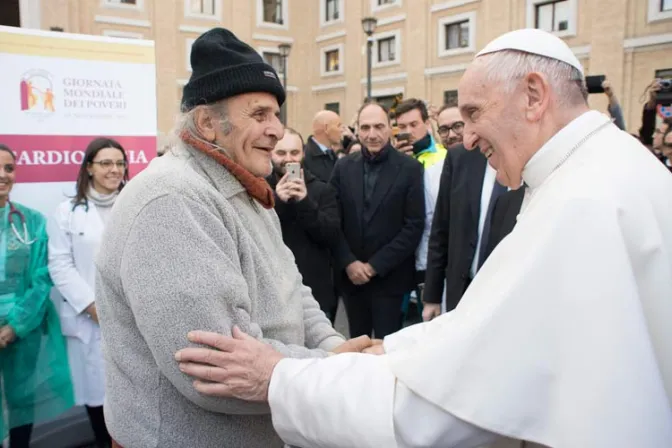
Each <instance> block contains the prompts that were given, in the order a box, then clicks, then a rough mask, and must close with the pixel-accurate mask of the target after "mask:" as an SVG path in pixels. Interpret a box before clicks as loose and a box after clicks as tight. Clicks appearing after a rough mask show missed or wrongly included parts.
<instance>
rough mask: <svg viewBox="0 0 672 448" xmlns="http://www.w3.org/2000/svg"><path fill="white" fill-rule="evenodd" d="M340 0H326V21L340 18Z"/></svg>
mask: <svg viewBox="0 0 672 448" xmlns="http://www.w3.org/2000/svg"><path fill="white" fill-rule="evenodd" d="M340 3H341V2H340V0H326V5H325V6H326V8H325V9H326V11H325V17H324V21H325V22H331V21H333V20H338V18H339V16H340V10H339V4H340Z"/></svg>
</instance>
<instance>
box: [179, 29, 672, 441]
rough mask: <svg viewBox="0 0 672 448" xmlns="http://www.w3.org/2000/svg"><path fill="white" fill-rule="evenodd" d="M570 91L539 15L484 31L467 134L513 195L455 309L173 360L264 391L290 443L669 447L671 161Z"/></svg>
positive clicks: (563, 58)
mask: <svg viewBox="0 0 672 448" xmlns="http://www.w3.org/2000/svg"><path fill="white" fill-rule="evenodd" d="M586 97H587V92H586V90H585V82H584V75H583V69H582V67H581V64H580V63H579V61H578V60H577V58H576V57H575V56H574V54H573V53H572V51H571V50H570V49H569V47H568V46H567V45H566V44H565V43H564V42H563V41H562V40H560V39H558V38H557V37H555V36H553V35H552V34H548V33H546V32H544V31H541V30H529V29H528V30H520V31H514V32H512V33H507V34H505V35H503V36H501V37H500V38H497V39H495V40H494V41H493V42H491V43H490V44H489V45H487V46H486V47H485V49H484V50H482V51H481V52H480V53H479V54H478V55H477V57H476V59H475V61H474V62H473V63H472V64H471V65H470V67H469V68H468V69H467V71H466V72H465V74H464V76H463V78H462V80H461V81H460V85H459V102H460V111H461V113H462V116H463V118H464V121H465V129H464V142H465V146H466V147H467V148H474V147H476V146H478V147H479V148H480V150H481V151H482V152H483V153H484V154H485V156H486V157H488V159H489V163H490V164H491V165H492V166H493V167H494V168H496V169H497V178H498V179H499V181H500V182H502V183H504V184H506V185H507V186H510V187H512V188H518V187H519V186H520V185H521V181H523V180H524V182H525V184H526V185H527V188H526V193H527V194H526V197H525V203H524V204H523V211H522V214H521V215H520V217H519V219H518V224H517V225H516V226H515V228H514V229H513V231H512V232H511V233H510V234H509V235H508V236H506V237H505V238H504V240H503V241H502V242H501V243H500V244H499V245H498V246H497V247H496V248H495V250H494V251H493V253H492V254H491V256H490V258H488V260H487V261H486V262H485V264H484V265H483V267H482V269H481V271H480V272H479V275H478V276H476V278H475V279H474V281H473V282H472V284H471V286H470V287H469V289H468V290H467V292H466V294H465V297H464V299H463V300H462V301H461V302H460V304H459V305H458V307H457V308H456V309H455V310H454V311H453V312H451V313H448V314H445V315H443V316H441V317H439V318H437V319H434V320H433V321H431V322H429V323H424V324H419V325H415V326H412V327H409V328H407V329H405V330H404V331H401V332H399V333H397V334H394V335H391V336H389V337H387V338H386V339H385V342H384V345H383V346H376V347H377V349H376V350H375V351H376V352H383V349H384V351H385V352H386V354H385V355H383V356H369V355H366V354H348V355H339V356H333V357H330V358H328V359H325V360H293V359H287V358H284V357H283V355H282V354H280V353H278V352H276V351H275V350H273V348H272V347H269V346H267V345H264V344H262V343H259V342H258V341H257V340H255V339H253V338H251V337H249V336H247V335H244V334H242V333H241V332H240V331H239V330H237V329H236V330H235V331H234V338H229V337H226V336H220V335H215V334H212V333H200V332H199V333H196V334H194V335H192V340H195V341H200V342H206V343H208V344H210V345H214V346H216V347H218V348H219V349H220V350H221V352H208V353H207V356H204V355H203V354H201V353H199V352H198V351H195V350H194V349H186V350H185V351H182V352H178V354H177V358H178V359H179V360H181V361H182V365H183V368H184V369H185V371H188V372H189V373H190V374H192V375H194V376H197V377H201V378H207V379H209V380H210V381H216V382H217V383H209V384H207V387H206V386H201V385H200V384H201V383H198V384H199V386H198V389H199V390H204V391H205V390H207V391H208V392H209V393H211V394H214V395H219V396H235V397H239V398H245V399H248V400H252V401H258V402H265V401H266V400H268V401H269V402H270V406H271V410H272V413H273V423H274V426H275V428H276V429H277V430H278V432H279V434H280V436H281V437H282V438H283V440H285V441H286V442H288V443H291V444H294V445H299V446H305V447H308V446H310V447H354V446H357V447H396V446H399V447H475V446H480V445H482V444H485V443H489V442H491V441H494V440H496V439H498V438H499V437H500V436H509V437H513V438H516V439H522V440H526V441H531V442H534V443H538V444H542V445H545V446H548V447H554V448H565V447H571V448H588V447H590V448H612V447H635V446H636V447H669V446H672V409H671V405H672V404H671V400H672V347H671V344H672V342H671V341H672V325H670V322H671V321H672V301H670V297H669V294H670V289H671V288H672V202H670V201H669V198H668V197H667V196H666V195H664V194H661V192H664V191H672V176H670V174H669V173H668V172H667V170H666V169H665V167H663V166H662V165H661V164H660V163H659V162H658V161H657V160H656V159H655V158H653V157H651V155H650V154H649V153H648V151H647V150H646V149H645V148H644V147H643V146H642V145H641V144H640V143H639V142H638V141H637V140H635V139H633V138H632V137H631V136H629V135H628V134H626V133H624V132H622V131H620V130H619V129H618V128H617V127H616V126H615V125H614V124H613V123H612V122H611V120H610V118H609V117H607V116H605V115H604V114H602V113H600V112H596V111H591V110H589V108H588V105H587V102H586ZM205 360H209V361H210V362H211V363H212V364H214V365H216V366H217V367H211V368H210V370H208V368H207V367H205V368H204V367H202V366H200V365H196V366H194V365H192V364H191V362H193V361H196V362H201V363H202V362H204V361H205ZM204 372H207V373H208V375H204ZM269 385H270V388H269Z"/></svg>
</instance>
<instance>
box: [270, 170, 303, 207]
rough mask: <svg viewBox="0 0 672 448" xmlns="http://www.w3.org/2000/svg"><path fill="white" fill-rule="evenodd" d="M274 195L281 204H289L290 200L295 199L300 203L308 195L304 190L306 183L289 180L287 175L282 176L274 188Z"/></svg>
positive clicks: (300, 180) (298, 180)
mask: <svg viewBox="0 0 672 448" xmlns="http://www.w3.org/2000/svg"><path fill="white" fill-rule="evenodd" d="M301 174H302V175H303V171H301ZM275 194H276V195H277V196H278V199H280V200H281V201H282V202H289V200H290V199H295V200H296V201H297V202H298V201H302V200H304V199H305V197H306V196H307V195H308V190H307V189H306V182H305V181H304V180H303V178H301V179H290V178H289V174H287V173H286V174H285V175H284V176H282V179H280V181H279V182H278V185H276V186H275Z"/></svg>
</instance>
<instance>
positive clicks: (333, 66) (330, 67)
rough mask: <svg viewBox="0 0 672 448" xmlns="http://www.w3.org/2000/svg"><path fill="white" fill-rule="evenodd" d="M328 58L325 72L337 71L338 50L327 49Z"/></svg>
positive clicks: (325, 56) (326, 58)
mask: <svg viewBox="0 0 672 448" xmlns="http://www.w3.org/2000/svg"><path fill="white" fill-rule="evenodd" d="M324 58H325V60H326V67H324V71H325V72H337V71H338V50H332V51H327V52H326V53H325V54H324Z"/></svg>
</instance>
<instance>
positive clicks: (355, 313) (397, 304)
mask: <svg viewBox="0 0 672 448" xmlns="http://www.w3.org/2000/svg"><path fill="white" fill-rule="evenodd" d="M403 302H404V295H403V294H399V295H396V296H391V295H386V296H378V295H375V296H370V295H366V294H348V295H346V296H345V297H343V303H344V304H345V312H346V313H347V315H348V325H349V327H350V337H351V338H356V337H357V336H364V335H366V336H371V337H374V336H375V337H376V338H377V339H382V338H384V337H385V336H387V335H388V334H392V333H394V332H396V331H399V330H400V329H401V319H402V316H401V305H402V304H403Z"/></svg>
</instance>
